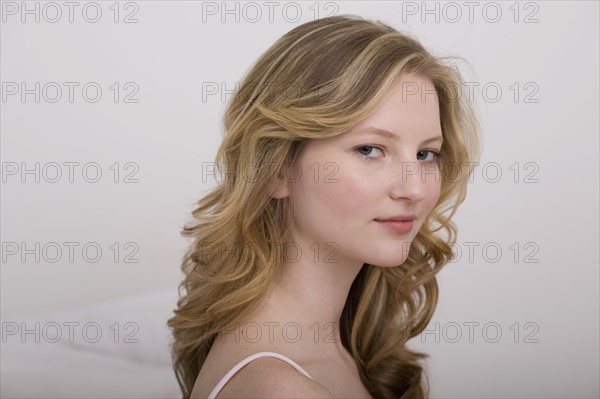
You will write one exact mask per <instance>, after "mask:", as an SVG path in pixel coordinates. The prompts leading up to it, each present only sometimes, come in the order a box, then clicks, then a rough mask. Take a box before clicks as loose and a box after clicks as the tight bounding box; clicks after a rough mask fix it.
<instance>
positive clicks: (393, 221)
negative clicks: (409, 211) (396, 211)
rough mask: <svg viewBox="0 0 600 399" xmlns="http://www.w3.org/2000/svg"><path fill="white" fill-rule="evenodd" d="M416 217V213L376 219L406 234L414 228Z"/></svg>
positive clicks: (397, 231)
mask: <svg viewBox="0 0 600 399" xmlns="http://www.w3.org/2000/svg"><path fill="white" fill-rule="evenodd" d="M415 219H416V217H415V215H397V216H392V217H390V218H385V219H375V221H376V222H377V223H379V224H380V225H381V226H383V227H385V228H386V229H388V230H391V231H393V232H395V233H402V234H406V233H409V232H410V231H411V230H412V229H413V221H414V220H415Z"/></svg>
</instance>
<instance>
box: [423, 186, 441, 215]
mask: <svg viewBox="0 0 600 399" xmlns="http://www.w3.org/2000/svg"><path fill="white" fill-rule="evenodd" d="M441 190H442V184H441V182H440V183H436V182H435V180H434V181H432V182H428V184H427V195H426V198H425V201H424V202H425V207H426V208H427V213H429V212H431V210H433V208H434V207H435V205H436V204H437V202H438V200H439V199H440V193H441Z"/></svg>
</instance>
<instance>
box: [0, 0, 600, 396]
mask: <svg viewBox="0 0 600 399" xmlns="http://www.w3.org/2000/svg"><path fill="white" fill-rule="evenodd" d="M7 3H11V2H3V5H2V9H3V14H2V18H3V21H2V27H1V39H0V44H1V62H0V67H1V72H0V73H1V76H0V80H1V81H2V84H3V87H2V102H1V104H0V105H1V125H0V126H1V143H0V144H1V157H2V171H3V181H2V195H1V200H2V202H1V219H2V225H1V234H2V238H1V240H2V245H3V248H2V249H3V252H2V258H3V259H2V266H1V270H0V271H1V289H2V293H1V299H2V304H1V312H2V320H3V322H4V321H6V320H17V321H18V320H20V319H22V318H24V317H35V315H37V314H41V313H43V312H47V311H53V310H56V309H62V308H70V307H74V306H76V305H77V306H81V305H85V304H93V303H97V302H101V301H104V300H108V299H114V298H121V297H129V296H132V295H136V294H142V293H145V294H148V293H152V292H158V291H161V290H162V291H164V290H168V289H173V290H176V289H177V288H176V286H177V284H178V283H179V281H180V278H181V275H180V271H179V267H180V261H181V257H182V255H183V251H184V250H185V248H186V245H187V242H186V240H185V239H183V238H181V237H180V235H179V231H180V230H181V228H182V226H183V223H184V222H185V221H186V220H188V218H189V213H190V211H191V210H192V209H193V205H194V203H195V201H196V200H197V199H198V198H199V197H200V196H201V195H203V194H205V193H206V192H207V191H208V189H210V188H211V187H212V186H213V185H214V182H213V180H212V179H211V178H210V177H208V178H207V177H206V176H204V175H203V173H202V164H203V162H204V163H210V162H212V161H213V160H214V156H215V154H216V150H217V148H218V145H219V143H220V139H221V133H222V132H221V128H220V126H221V120H220V118H221V116H222V114H223V110H224V107H225V101H227V100H229V99H230V98H231V93H230V91H231V90H233V89H234V88H235V84H236V82H237V81H239V80H240V79H241V77H242V76H243V74H244V73H245V72H246V71H247V70H248V68H249V67H250V65H251V64H252V63H253V62H254V61H255V60H256V59H257V58H258V56H259V55H260V54H261V53H262V52H263V51H265V50H266V49H267V48H268V47H269V46H270V45H271V44H272V43H273V42H274V41H275V40H276V39H277V38H279V37H280V36H281V35H283V34H284V33H286V32H287V31H289V30H291V29H292V28H293V27H295V26H297V25H299V24H301V23H303V22H307V21H309V20H311V19H314V18H315V16H316V12H317V11H318V12H319V14H318V15H319V17H324V16H327V15H329V14H330V13H332V12H333V13H335V14H358V15H361V16H364V17H368V18H375V19H380V20H382V21H384V22H387V23H388V24H391V25H393V26H394V27H396V28H397V29H399V30H401V31H404V32H407V33H410V34H411V35H414V36H415V37H417V38H418V39H419V40H420V41H421V42H422V43H423V44H424V45H425V47H427V48H428V49H429V50H430V51H431V52H432V53H434V54H435V55H438V56H461V57H464V58H465V59H466V60H467V61H468V63H469V65H466V64H465V63H460V68H461V70H462V71H464V74H465V75H464V78H465V80H466V81H468V82H472V85H473V86H472V87H473V94H474V95H473V98H472V100H473V102H474V104H475V106H476V109H477V112H478V115H479V118H480V120H481V123H482V127H483V136H482V137H483V155H482V159H481V165H480V166H479V167H476V168H475V173H474V179H473V184H472V185H471V186H470V189H469V194H468V197H467V200H466V201H465V203H464V204H463V206H462V207H461V209H460V211H459V213H458V214H457V217H456V219H455V220H456V223H457V224H458V226H459V238H458V241H459V250H460V252H461V256H460V258H458V259H456V261H455V262H453V263H451V264H450V265H448V266H447V267H446V268H445V269H444V270H443V271H442V272H441V273H440V274H439V281H440V290H441V295H440V300H439V305H438V308H437V311H436V314H435V317H434V319H433V320H432V322H431V324H430V326H429V327H428V331H427V333H426V334H423V335H422V336H421V337H420V338H415V339H414V340H413V341H411V345H412V346H413V347H414V348H417V349H422V350H423V351H425V352H427V353H429V355H430V360H429V361H428V369H429V371H430V374H431V386H432V397H436V398H458V397H462V398H467V397H471V398H475V397H477V398H498V397H503V398H517V397H518V398H533V397H544V398H575V397H577V398H597V397H598V396H599V395H600V393H599V388H598V374H599V360H598V356H599V352H598V314H599V309H598V308H599V305H598V302H599V296H598V291H599V290H598V286H599V276H598V265H599V259H598V242H599V240H598V239H599V237H598V178H599V175H598V134H599V124H598V110H599V109H600V108H599V101H598V99H599V96H598V92H599V90H598V89H599V82H598V78H599V76H598V75H599V72H598V71H599V62H598V49H599V43H598V40H599V39H598V38H599V29H598V14H599V6H598V2H595V1H570V2H566V1H536V2H496V3H490V2H475V3H474V4H475V6H474V8H472V9H471V10H472V14H471V15H469V10H470V9H469V6H468V5H467V4H465V3H464V2H456V3H444V2H441V3H439V2H427V3H426V4H424V3H422V2H363V1H352V2H343V1H342V2H330V3H327V4H325V3H320V4H317V5H315V4H316V3H314V2H298V3H293V4H292V5H286V4H287V3H285V2H273V3H272V4H273V6H271V7H273V8H272V10H273V14H272V16H270V15H269V5H268V4H267V3H264V2H256V3H252V4H250V5H248V4H247V3H234V2H228V3H227V5H226V6H225V5H224V4H223V3H221V2H204V3H202V2H192V1H177V2H175V1H174V2H166V1H141V2H132V3H128V4H127V5H126V3H124V2H122V3H119V4H117V6H118V7H115V6H114V5H113V2H112V1H111V2H97V4H98V8H100V9H101V11H102V15H101V16H100V19H99V21H98V22H96V23H91V22H88V21H86V20H85V18H84V16H85V17H86V18H88V19H94V18H95V8H94V7H93V6H88V7H87V8H86V12H87V13H82V10H83V8H84V6H86V4H87V3H86V2H79V3H77V4H78V6H77V7H75V8H74V13H73V22H72V23H71V22H69V8H68V7H67V6H65V5H63V3H62V2H58V3H56V4H58V8H59V9H60V11H61V12H62V16H61V17H60V19H58V21H57V22H55V23H52V22H50V20H51V19H54V18H55V16H56V7H53V6H47V5H46V3H43V2H42V3H40V2H27V3H26V4H27V7H29V8H30V9H34V7H36V5H35V4H37V7H39V13H40V21H39V22H36V21H35V15H27V14H26V15H25V16H24V17H25V18H26V19H25V22H23V21H22V20H21V17H22V12H21V7H22V5H21V2H15V3H13V4H14V5H15V6H16V7H17V8H18V11H17V13H16V14H15V15H12V12H8V11H10V10H11V9H12V8H10V7H11V6H7ZM7 7H8V8H7ZM225 7H227V9H228V10H233V11H231V13H225V12H224V8H225ZM115 8H118V9H119V11H120V12H119V15H118V18H117V19H118V22H114V18H115V13H114V10H115ZM424 8H426V9H427V10H433V11H432V12H431V13H425V10H424ZM498 9H499V10H500V11H501V14H500V15H498V14H497V13H496V11H497V10H498ZM7 10H8V11H7ZM484 10H485V11H484ZM257 11H258V12H259V13H258V14H257ZM298 11H299V14H298ZM457 11H458V12H459V14H457ZM517 11H518V13H517ZM213 12H214V13H213ZM129 14H132V15H131V16H130V17H131V18H134V19H137V20H138V22H137V23H124V22H123V20H124V19H125V17H126V16H127V15H129ZM297 15H298V16H299V17H300V18H299V19H298V20H297V21H296V19H297V18H296V16H297ZM236 19H237V21H236ZM436 19H437V21H436ZM494 21H496V22H494ZM525 21H528V23H526V22H525ZM35 82H40V91H39V92H40V93H39V94H40V96H41V97H40V101H39V103H36V101H35V96H34V94H28V95H26V96H25V98H24V100H23V99H22V98H21V92H20V91H19V92H18V93H16V94H14V95H12V94H10V90H11V89H12V88H14V87H15V86H14V84H16V85H17V87H18V88H19V90H21V83H25V85H26V88H27V89H33V88H34V87H35ZM49 82H56V84H57V85H58V86H60V87H61V88H62V97H61V98H60V99H59V100H58V101H57V102H55V103H52V102H50V101H49V100H51V99H52V98H54V97H55V96H56V91H55V90H54V88H53V87H52V84H51V85H49V86H46V87H47V90H46V92H44V90H42V89H43V87H44V85H47V84H48V83H49ZM64 82H76V84H79V85H78V86H76V87H75V90H74V97H73V102H70V101H69V92H68V86H67V85H65V84H64ZM90 82H93V83H94V84H97V85H99V86H100V87H101V89H102V95H101V97H100V98H99V100H98V101H97V102H95V103H93V102H88V101H86V99H85V98H84V96H83V95H82V90H81V89H82V87H83V86H84V85H85V84H87V83H90ZM115 82H118V85H119V94H120V98H119V99H118V102H116V103H115V102H114V94H115V86H112V85H113V84H114V83H115ZM127 83H132V84H133V85H131V86H127V87H126V86H125V84H127ZM221 85H222V86H221ZM111 86H112V87H113V89H111V88H110V87H111ZM208 86H210V87H215V86H216V87H219V92H218V93H216V94H210V93H207V92H206V88H207V87H208ZM54 87H56V86H54ZM132 87H136V88H137V89H138V90H137V92H136V93H135V94H134V95H133V97H131V99H135V100H138V102H136V103H126V102H124V96H125V95H126V94H128V93H132V92H133V91H134V90H133V89H132ZM484 87H485V88H486V90H483V88H484ZM498 88H499V89H500V90H501V92H498V91H497V89H498ZM223 89H225V90H223ZM87 94H88V95H89V96H90V97H88V100H90V99H91V98H93V97H94V96H95V92H94V90H93V89H90V90H89V91H88V93H87ZM222 96H224V97H223V98H222ZM36 162H38V163H39V164H40V173H39V175H40V181H39V183H38V182H36V181H35V174H34V173H31V174H25V175H22V174H21V169H22V166H23V165H25V166H26V167H27V168H28V169H33V168H34V167H35V163H36ZM53 162H54V163H58V164H59V165H61V167H62V168H61V171H62V178H61V179H60V180H59V181H58V182H56V183H51V182H49V181H48V180H50V179H53V178H54V176H55V174H56V169H55V168H52V165H53V164H52V163H53ZM64 162H79V165H78V166H76V167H75V174H74V176H73V178H74V181H73V182H69V180H68V172H69V169H68V168H67V166H66V165H64ZM92 162H95V163H97V164H98V165H100V168H101V171H102V177H101V179H100V181H98V182H97V183H89V182H86V180H85V179H84V176H83V175H82V166H83V165H84V164H88V163H92ZM115 162H118V163H119V169H120V174H119V176H118V182H117V183H115V182H114V180H113V179H114V178H115V174H114V167H113V169H110V167H111V165H113V164H114V163H115ZM128 162H130V163H134V164H135V165H134V166H137V169H134V168H133V167H128V168H125V164H126V163H128ZM14 165H16V166H17V167H18V168H19V170H18V171H17V173H16V174H14V175H13V174H10V173H9V172H10V170H11V167H12V166H14ZM44 166H46V168H45V169H44ZM44 170H45V172H46V175H44V174H43V173H42V172H43V171H44ZM87 171H88V174H87V175H85V177H86V178H88V179H90V178H94V175H95V173H94V169H88V170H87ZM134 171H135V174H134V175H133V176H132V177H133V178H135V179H137V180H138V182H137V183H125V182H123V180H124V179H125V177H126V175H128V174H129V173H130V172H134ZM498 172H500V173H501V175H497V173H498ZM36 242H39V243H40V247H44V245H46V244H48V243H58V245H60V247H61V248H62V250H63V253H62V257H61V258H60V259H59V260H58V261H57V262H55V263H53V262H50V261H49V258H54V257H55V256H56V252H55V251H54V250H52V248H50V247H47V248H48V251H49V252H47V253H46V254H45V255H46V256H44V254H43V253H42V254H41V255H42V256H41V259H40V261H39V263H36V261H35V259H34V254H31V255H27V256H26V258H25V261H23V259H22V258H21V252H20V250H21V249H25V248H20V249H19V251H18V252H17V253H16V254H14V255H13V254H12V252H11V253H9V252H10V251H9V252H7V248H13V247H11V245H12V244H10V243H17V245H21V243H25V244H24V245H25V246H26V248H29V249H31V248H34V247H35V245H36V244H35V243H36ZM64 242H76V243H79V246H76V247H75V252H74V259H73V262H70V260H69V254H68V247H67V246H65V245H64V244H62V243H64ZM115 242H117V243H118V244H117V245H118V246H119V247H120V251H119V258H118V259H117V260H116V261H115V259H114V256H115V251H114V250H111V248H110V247H111V246H112V245H113V243H115ZM130 242H131V243H134V247H128V248H126V247H125V245H126V243H130ZM86 243H97V245H98V246H99V247H100V248H101V249H102V256H101V257H100V259H99V260H98V261H97V262H95V263H94V262H91V261H88V260H86V259H85V258H84V257H83V256H82V251H81V249H82V247H83V246H84V245H85V244H86ZM135 246H137V248H138V251H137V253H135V254H134V255H133V259H136V260H138V262H137V263H126V262H124V259H123V258H124V256H125V255H126V254H128V253H131V252H132V250H131V248H135ZM113 248H114V247H113ZM470 248H472V252H471V253H470ZM484 248H485V249H484ZM498 249H499V250H500V251H501V252H497V250H498ZM88 256H91V257H93V256H95V251H94V250H93V249H90V250H89V252H88ZM173 306H174V305H173ZM165 322H166V320H165ZM465 323H467V324H465ZM469 323H472V324H469ZM469 325H471V326H473V327H472V330H471V331H470V329H469ZM436 329H437V330H436ZM470 333H472V334H470ZM498 334H501V335H498Z"/></svg>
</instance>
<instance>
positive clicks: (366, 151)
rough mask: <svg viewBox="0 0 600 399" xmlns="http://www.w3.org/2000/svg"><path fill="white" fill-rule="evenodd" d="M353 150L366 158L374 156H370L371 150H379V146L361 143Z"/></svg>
mask: <svg viewBox="0 0 600 399" xmlns="http://www.w3.org/2000/svg"><path fill="white" fill-rule="evenodd" d="M355 150H356V151H358V153H359V154H360V155H363V156H364V157H366V158H375V157H373V156H371V155H372V154H373V150H377V151H379V152H381V148H379V147H375V146H372V145H361V146H360V147H356V148H355Z"/></svg>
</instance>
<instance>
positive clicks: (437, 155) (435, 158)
mask: <svg viewBox="0 0 600 399" xmlns="http://www.w3.org/2000/svg"><path fill="white" fill-rule="evenodd" d="M424 152H425V153H429V154H433V155H434V158H433V159H427V160H425V161H426V162H437V161H439V158H440V153H439V152H437V151H431V150H422V151H419V152H418V153H417V156H418V155H419V154H422V153H424Z"/></svg>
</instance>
